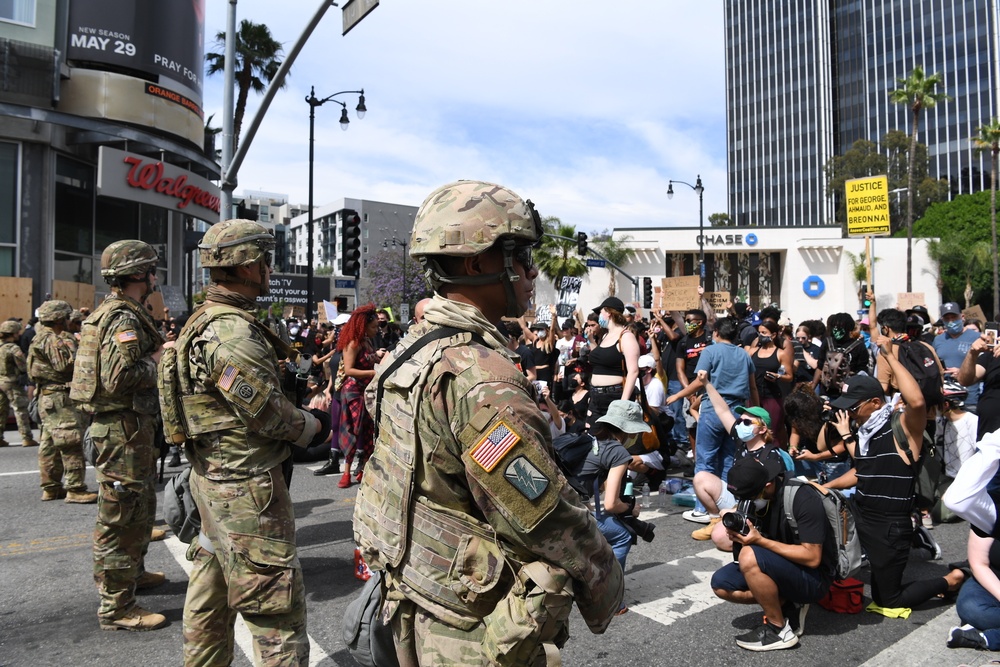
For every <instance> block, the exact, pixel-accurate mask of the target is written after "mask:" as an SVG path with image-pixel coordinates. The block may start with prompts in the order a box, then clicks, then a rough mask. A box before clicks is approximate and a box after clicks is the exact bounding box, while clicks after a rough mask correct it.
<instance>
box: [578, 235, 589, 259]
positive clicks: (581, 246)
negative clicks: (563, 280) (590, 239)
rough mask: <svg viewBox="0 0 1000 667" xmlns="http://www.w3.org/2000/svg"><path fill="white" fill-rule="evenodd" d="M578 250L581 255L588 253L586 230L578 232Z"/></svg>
mask: <svg viewBox="0 0 1000 667" xmlns="http://www.w3.org/2000/svg"><path fill="white" fill-rule="evenodd" d="M576 252H577V254H579V255H580V257H583V256H584V255H586V254H587V235H586V234H585V233H584V232H577V233H576Z"/></svg>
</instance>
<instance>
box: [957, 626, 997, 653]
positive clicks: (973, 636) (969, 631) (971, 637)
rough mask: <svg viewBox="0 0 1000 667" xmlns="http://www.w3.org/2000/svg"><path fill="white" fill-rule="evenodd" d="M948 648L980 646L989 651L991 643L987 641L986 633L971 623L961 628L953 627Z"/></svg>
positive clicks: (979, 647)
mask: <svg viewBox="0 0 1000 667" xmlns="http://www.w3.org/2000/svg"><path fill="white" fill-rule="evenodd" d="M948 648H978V649H982V650H984V651H988V650H989V643H988V642H987V641H986V635H984V634H983V633H981V632H980V631H979V630H976V629H975V628H974V627H972V626H971V625H963V626H962V627H960V628H952V629H951V632H949V633H948Z"/></svg>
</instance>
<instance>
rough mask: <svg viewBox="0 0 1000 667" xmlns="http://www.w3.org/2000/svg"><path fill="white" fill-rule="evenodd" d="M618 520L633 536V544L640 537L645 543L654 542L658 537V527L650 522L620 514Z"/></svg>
mask: <svg viewBox="0 0 1000 667" xmlns="http://www.w3.org/2000/svg"><path fill="white" fill-rule="evenodd" d="M618 518H619V519H621V522H622V523H623V524H625V528H626V529H627V530H628V532H630V533H631V534H632V544H635V543H636V542H637V541H638V539H637V538H639V537H641V538H642V541H643V542H652V541H653V538H654V537H656V534H655V531H656V526H654V525H653V524H651V523H650V522H648V521H643V520H642V519H639V518H636V517H634V516H632V515H631V514H619V515H618Z"/></svg>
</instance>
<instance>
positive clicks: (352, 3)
mask: <svg viewBox="0 0 1000 667" xmlns="http://www.w3.org/2000/svg"><path fill="white" fill-rule="evenodd" d="M376 7H378V0H347V2H346V3H344V7H343V10H342V15H343V19H344V21H343V24H344V25H343V28H344V31H343V32H342V33H341V35H342V36H343V35H346V34H347V33H349V32H350V31H351V28H353V27H354V26H356V25H357V24H358V23H360V22H361V19H363V18H364V17H366V16H368V14H369V13H371V11H372V10H373V9H375V8H376Z"/></svg>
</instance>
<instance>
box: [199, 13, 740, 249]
mask: <svg viewBox="0 0 1000 667" xmlns="http://www.w3.org/2000/svg"><path fill="white" fill-rule="evenodd" d="M319 4H320V3H319V0H285V1H284V2H274V0H266V1H265V0H239V2H238V4H237V16H238V20H239V19H244V18H246V19H250V20H252V21H254V22H257V23H264V24H266V25H267V26H268V27H269V28H270V29H271V32H272V34H273V35H274V36H275V38H276V39H277V40H278V41H280V42H282V43H283V44H284V45H285V49H286V51H287V50H288V49H289V48H291V46H292V45H293V44H294V42H295V41H296V39H298V36H299V35H300V34H301V32H302V30H303V28H304V27H305V25H306V23H307V22H308V20H309V19H310V17H311V16H312V15H313V13H314V12H315V11H316V8H317V7H318V6H319ZM341 4H343V2H341ZM206 5H207V7H206V9H207V17H206V30H205V32H206V35H207V38H208V44H206V50H214V49H215V46H214V44H213V37H214V35H215V33H216V32H218V31H220V30H223V28H224V26H225V18H226V9H227V6H228V3H227V2H223V1H221V0H210V1H209V2H207V3H206ZM340 33H341V10H340V8H338V7H332V8H330V9H329V10H328V11H327V13H326V15H325V17H324V18H323V20H322V22H321V23H320V25H319V27H318V28H317V29H316V31H315V32H314V33H313V35H312V37H311V39H310V41H309V43H307V44H306V46H305V48H304V49H303V50H302V52H301V53H300V54H299V56H298V59H297V60H296V62H295V64H294V66H293V68H292V72H291V77H290V78H289V80H288V82H287V86H286V88H285V89H284V90H282V91H280V92H279V93H278V95H277V97H276V98H275V100H274V102H273V103H272V105H271V108H270V110H269V111H268V114H267V116H266V118H265V119H264V122H263V124H262V126H261V128H260V130H259V131H258V134H257V137H256V139H255V140H254V142H253V144H252V146H251V148H250V151H249V153H248V155H247V158H246V160H245V162H244V164H243V167H242V168H241V170H240V174H239V185H238V187H237V189H236V192H237V194H239V193H241V192H242V191H243V190H244V189H252V190H266V191H269V192H279V193H284V194H288V195H289V197H290V199H291V201H293V202H296V203H305V202H306V201H307V199H308V188H307V182H308V151H309V146H308V143H309V142H308V139H309V106H308V105H307V104H306V102H305V97H306V96H307V95H308V94H309V88H310V86H311V85H314V86H315V87H316V95H317V97H325V96H326V95H329V94H331V93H334V92H337V91H340V90H354V89H358V88H364V89H365V97H366V102H367V107H368V113H367V114H366V116H365V118H364V119H363V120H358V119H357V118H356V117H355V115H354V106H355V105H356V104H357V96H356V95H344V96H340V97H339V98H337V99H341V100H343V101H345V102H347V104H348V109H349V110H350V115H351V121H352V122H351V125H350V129H349V130H348V131H347V132H343V131H341V130H340V127H339V125H338V122H337V121H338V120H339V118H340V111H339V105H334V104H332V103H328V104H326V105H325V106H323V107H319V108H317V110H316V117H317V122H316V145H315V153H316V164H315V184H316V185H315V196H314V198H315V203H316V204H317V205H323V204H324V203H327V202H330V201H333V200H335V199H339V198H341V197H353V198H359V199H370V200H378V201H387V202H393V203H400V204H409V205H413V206H417V205H419V204H420V202H421V201H422V200H423V198H424V197H425V196H426V195H427V194H428V193H429V192H430V191H431V190H433V189H434V188H436V187H437V186H439V185H442V184H444V183H447V182H449V181H452V180H456V179H459V178H476V179H482V180H489V181H494V182H499V183H501V184H503V185H507V186H509V187H511V188H513V189H514V190H515V191H517V192H518V193H519V194H520V195H522V196H523V197H526V198H530V199H532V201H534V202H535V204H536V206H537V208H538V210H539V212H540V213H541V214H542V215H543V216H548V215H555V216H558V217H559V218H561V219H562V221H563V222H565V223H569V224H573V225H576V227H577V229H580V230H585V231H596V230H599V229H603V228H612V227H643V226H648V227H658V226H687V225H690V226H695V225H697V223H698V199H697V196H696V195H695V193H694V192H692V191H690V190H689V189H687V188H684V187H683V186H680V187H678V188H675V191H676V193H677V194H676V195H675V196H674V198H673V199H672V200H668V199H667V197H666V189H667V181H668V180H669V179H671V178H674V179H681V180H684V181H688V182H690V183H693V182H694V180H695V178H696V177H697V175H698V174H701V176H702V180H703V182H704V184H705V216H706V218H707V216H708V215H709V214H710V213H713V212H717V211H725V210H726V197H725V190H726V181H725V174H726V171H725V170H726V158H725V70H724V66H725V50H724V41H723V40H724V26H723V10H722V2H719V1H717V0H712V1H710V2H704V1H703V0H702V1H700V2H695V1H688V0H683V1H682V0H658V1H655V2H654V1H653V0H645V1H643V2H639V1H636V0H622V2H617V3H612V2H596V1H595V0H576V1H570V0H506V1H505V2H496V1H493V2H485V1H481V0H421V1H420V2H413V1H410V2H405V1H401V0H385V1H383V2H382V3H381V4H380V5H379V6H378V7H377V8H376V9H375V10H374V11H373V12H372V13H371V14H369V16H368V17H366V18H365V19H364V20H363V21H362V22H361V23H360V24H359V25H357V26H356V27H355V28H354V29H353V30H352V31H351V32H350V33H348V34H347V35H346V36H343V37H342V36H341V34H340ZM204 95H205V99H204V106H205V110H206V114H211V113H215V114H216V116H215V118H216V120H215V121H214V123H213V124H215V125H217V126H221V122H220V121H219V118H220V117H221V108H222V85H221V76H214V77H211V78H208V79H206V85H205V93H204ZM259 101H260V98H259V97H257V98H253V97H252V98H251V101H250V106H249V108H248V111H247V119H246V121H245V123H244V127H246V126H247V125H248V124H249V121H250V118H251V117H252V115H253V113H254V112H255V110H256V107H257V105H258V104H259Z"/></svg>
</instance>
